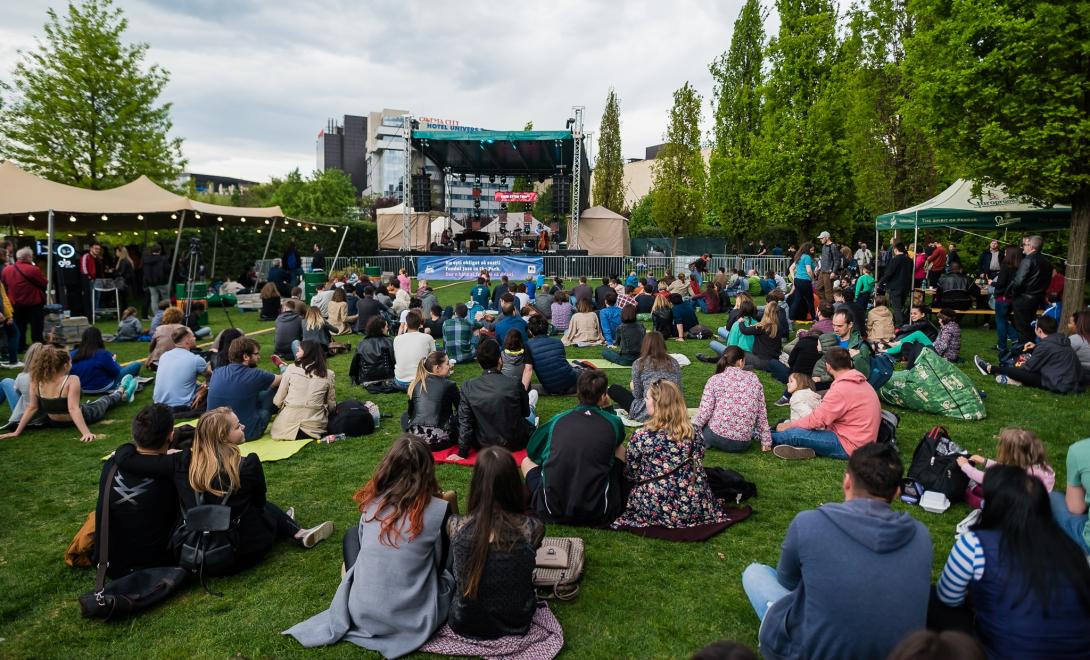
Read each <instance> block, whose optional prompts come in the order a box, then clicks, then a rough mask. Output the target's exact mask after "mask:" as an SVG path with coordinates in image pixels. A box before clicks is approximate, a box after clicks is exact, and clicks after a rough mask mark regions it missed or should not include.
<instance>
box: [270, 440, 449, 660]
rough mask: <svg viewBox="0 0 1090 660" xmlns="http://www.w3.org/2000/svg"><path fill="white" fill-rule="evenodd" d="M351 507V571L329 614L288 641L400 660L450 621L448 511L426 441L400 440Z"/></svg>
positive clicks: (347, 541) (347, 553) (347, 552)
mask: <svg viewBox="0 0 1090 660" xmlns="http://www.w3.org/2000/svg"><path fill="white" fill-rule="evenodd" d="M353 499H354V500H355V501H356V503H357V504H358V505H359V510H360V524H359V526H358V527H351V528H349V530H348V531H347V532H346V533H345V536H344V565H345V567H346V568H347V570H346V572H345V574H344V577H343V578H342V579H341V584H340V586H339V587H338V588H337V592H336V594H334V596H333V602H332V603H331V604H330V606H329V609H328V610H326V611H324V612H321V613H320V614H316V615H315V616H313V617H311V618H310V619H307V620H306V621H304V622H302V623H299V624H297V625H295V626H293V627H292V628H290V629H289V630H286V631H284V634H285V635H291V636H292V637H294V638H295V639H297V640H298V641H299V643H300V644H302V645H303V646H306V647H315V646H326V645H329V644H335V643H337V642H339V641H341V640H347V641H349V642H352V643H353V644H356V645H357V646H361V647H363V648H365V649H370V650H372V651H377V652H379V653H381V654H382V655H383V656H385V657H387V658H396V657H400V656H403V655H406V654H408V653H411V652H412V651H415V650H416V649H418V648H420V646H421V645H422V644H424V642H426V641H428V638H430V637H431V636H432V634H433V633H434V632H435V631H436V630H437V629H438V628H439V627H440V626H442V625H443V624H444V623H446V620H447V613H448V611H449V609H450V597H451V592H452V589H453V582H454V581H453V579H452V578H451V576H450V573H448V572H447V571H446V570H445V566H446V564H447V550H448V548H449V545H450V544H449V541H448V539H447V535H446V531H445V524H446V520H447V517H448V515H449V508H448V507H449V505H448V504H447V502H446V501H445V500H443V499H442V498H441V497H440V491H439V483H438V482H437V481H436V480H435V461H434V460H432V456H431V452H430V451H429V450H428V446H427V444H425V443H424V441H423V440H421V439H420V438H417V437H415V436H412V435H403V436H401V437H400V438H398V439H397V440H395V441H394V444H393V446H391V447H390V450H389V451H388V452H386V455H385V456H384V457H383V458H382V460H381V461H380V462H379V464H378V467H377V468H375V472H374V474H373V475H372V476H371V479H370V480H369V481H368V482H367V484H366V485H364V486H363V487H362V488H360V489H359V490H358V491H357V492H356V494H355V496H354V497H353Z"/></svg>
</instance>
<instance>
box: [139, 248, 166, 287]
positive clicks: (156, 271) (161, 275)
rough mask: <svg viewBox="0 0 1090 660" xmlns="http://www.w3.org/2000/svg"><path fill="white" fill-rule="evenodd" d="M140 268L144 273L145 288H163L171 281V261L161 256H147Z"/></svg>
mask: <svg viewBox="0 0 1090 660" xmlns="http://www.w3.org/2000/svg"><path fill="white" fill-rule="evenodd" d="M140 267H141V268H142V269H143V271H144V286H162V285H163V284H167V283H168V282H167V280H168V279H170V261H169V260H168V259H167V258H166V257H164V256H163V255H161V254H149V255H147V256H146V257H144V261H143V263H141V265H140Z"/></svg>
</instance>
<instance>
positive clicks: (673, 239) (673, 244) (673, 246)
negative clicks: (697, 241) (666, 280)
mask: <svg viewBox="0 0 1090 660" xmlns="http://www.w3.org/2000/svg"><path fill="white" fill-rule="evenodd" d="M676 256H677V232H676V231H675V232H673V233H672V234H670V257H671V258H674V257H676Z"/></svg>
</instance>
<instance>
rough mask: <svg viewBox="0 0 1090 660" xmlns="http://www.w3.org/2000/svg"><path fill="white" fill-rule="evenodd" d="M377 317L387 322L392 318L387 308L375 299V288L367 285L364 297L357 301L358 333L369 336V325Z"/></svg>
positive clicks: (364, 289) (364, 288)
mask: <svg viewBox="0 0 1090 660" xmlns="http://www.w3.org/2000/svg"><path fill="white" fill-rule="evenodd" d="M376 316H377V317H379V318H381V319H385V320H387V321H388V320H389V319H390V318H391V317H390V314H389V310H387V309H386V306H385V305H383V304H382V303H381V302H379V300H378V299H377V298H375V287H373V286H370V285H367V286H365V287H363V296H362V297H361V298H360V299H359V300H357V301H356V332H362V333H364V334H367V328H368V324H369V323H370V322H371V319H372V318H374V317H376Z"/></svg>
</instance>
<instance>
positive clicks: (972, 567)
mask: <svg viewBox="0 0 1090 660" xmlns="http://www.w3.org/2000/svg"><path fill="white" fill-rule="evenodd" d="M983 578H984V548H982V547H981V545H980V539H978V538H977V537H976V534H974V533H973V532H965V533H964V534H962V535H961V536H959V537H958V540H957V541H956V542H955V543H954V547H953V548H952V549H951V550H950V557H949V558H947V560H946V566H945V567H944V568H943V569H942V575H940V576H939V584H938V586H937V588H936V591H938V595H939V600H941V601H942V602H943V603H944V604H946V605H949V606H950V607H957V606H958V605H961V604H962V603H963V602H965V595H966V594H968V593H969V583H971V582H973V581H974V580H976V581H980V580H982V579H983Z"/></svg>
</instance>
